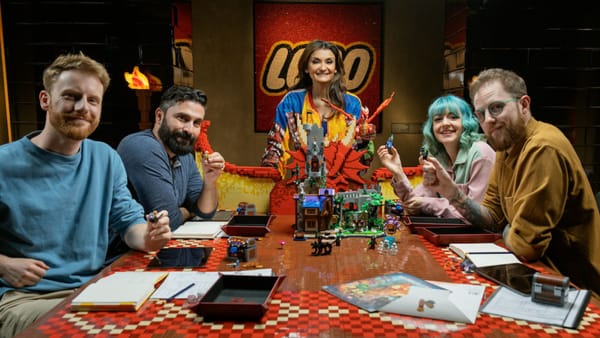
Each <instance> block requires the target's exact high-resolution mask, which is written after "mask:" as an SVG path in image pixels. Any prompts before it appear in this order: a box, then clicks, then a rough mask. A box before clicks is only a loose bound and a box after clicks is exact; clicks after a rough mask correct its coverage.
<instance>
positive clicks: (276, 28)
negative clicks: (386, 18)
mask: <svg viewBox="0 0 600 338" xmlns="http://www.w3.org/2000/svg"><path fill="white" fill-rule="evenodd" d="M381 9H382V7H381V4H372V3H371V4H301V3H260V2H256V3H255V5H254V32H255V46H254V48H255V53H254V57H255V60H254V64H255V125H254V126H255V131H257V132H267V131H269V129H270V128H271V125H272V123H273V117H274V115H275V107H276V106H277V103H279V101H280V100H281V98H282V97H283V95H285V93H286V92H287V90H288V89H289V88H290V87H292V86H293V85H294V84H295V81H296V75H297V74H298V67H297V65H298V59H299V58H300V55H301V54H302V52H303V51H304V48H305V46H306V44H308V43H309V42H310V41H311V40H314V39H320V40H327V41H330V42H332V43H335V44H336V45H337V46H338V47H339V48H340V49H341V51H342V54H343V59H344V68H345V70H346V87H347V88H348V90H349V91H350V92H352V93H354V94H356V95H358V96H359V97H360V99H361V100H362V103H363V105H364V106H366V107H369V108H370V109H371V111H374V110H375V108H377V106H378V105H379V103H380V102H381V90H380V82H381V76H380V64H381V62H380V55H381ZM374 122H375V124H376V125H378V126H379V120H377V121H374ZM378 129H379V128H378Z"/></svg>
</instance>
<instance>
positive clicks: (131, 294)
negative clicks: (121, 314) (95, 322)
mask: <svg viewBox="0 0 600 338" xmlns="http://www.w3.org/2000/svg"><path fill="white" fill-rule="evenodd" d="M167 275H168V272H146V271H126V272H115V273H113V274H112V275H109V276H106V277H103V278H101V279H99V280H98V281H97V282H95V283H92V284H90V285H88V286H87V287H85V289H83V291H81V293H80V294H79V295H77V297H75V298H74V299H73V301H72V302H71V311H137V310H138V309H139V308H140V307H141V306H142V305H143V304H144V303H145V302H146V300H148V298H149V297H150V296H151V295H152V293H154V290H156V286H157V285H158V283H160V282H161V281H162V280H163V279H165V278H166V277H167Z"/></svg>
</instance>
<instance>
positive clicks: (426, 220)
mask: <svg viewBox="0 0 600 338" xmlns="http://www.w3.org/2000/svg"><path fill="white" fill-rule="evenodd" d="M404 223H405V224H406V226H407V227H408V228H409V229H410V232H412V233H417V229H418V228H423V227H446V226H451V227H456V226H466V225H467V224H465V222H464V221H463V220H461V219H460V218H441V217H435V216H405V217H404Z"/></svg>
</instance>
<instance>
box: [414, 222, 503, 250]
mask: <svg viewBox="0 0 600 338" xmlns="http://www.w3.org/2000/svg"><path fill="white" fill-rule="evenodd" d="M417 232H418V233H419V234H420V235H423V237H425V238H426V239H427V240H428V241H430V242H431V243H433V244H435V245H439V246H442V245H448V244H450V243H482V242H495V241H496V240H498V239H500V238H501V237H502V235H501V234H499V233H495V232H491V231H488V230H485V229H482V228H480V227H476V226H454V227H450V226H445V227H422V228H417Z"/></svg>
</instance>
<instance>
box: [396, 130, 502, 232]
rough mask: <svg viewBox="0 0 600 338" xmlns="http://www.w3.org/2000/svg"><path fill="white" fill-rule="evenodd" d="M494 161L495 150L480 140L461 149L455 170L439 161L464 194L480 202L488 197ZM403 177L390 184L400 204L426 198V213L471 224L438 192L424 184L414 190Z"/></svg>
mask: <svg viewBox="0 0 600 338" xmlns="http://www.w3.org/2000/svg"><path fill="white" fill-rule="evenodd" d="M495 159H496V153H495V152H494V149H492V147H490V145H488V144H487V143H486V142H483V141H478V142H475V143H473V145H472V146H471V148H470V149H469V150H468V151H465V150H464V149H460V150H459V152H458V156H457V157H456V161H454V165H453V166H452V167H450V166H449V164H448V163H444V162H443V160H442V159H441V158H440V159H438V160H439V161H440V163H441V164H442V165H443V166H444V168H446V171H447V172H448V174H449V175H450V177H452V180H453V181H454V183H456V184H457V185H458V187H459V188H460V189H461V190H462V191H463V192H464V193H465V195H467V197H469V198H470V199H472V200H473V201H475V202H477V203H480V202H481V201H482V200H483V196H484V195H485V191H486V189H487V186H488V181H489V176H490V172H491V171H492V167H493V166H494V162H495ZM403 177H404V178H403V179H402V180H401V181H397V180H396V177H395V176H394V177H393V178H392V181H391V184H392V187H393V188H394V192H395V193H396V195H397V196H398V198H399V199H400V200H401V201H405V200H408V199H410V198H412V197H423V206H422V212H423V214H425V215H428V216H438V217H444V218H460V219H461V220H463V221H465V222H466V223H469V222H468V221H467V220H466V219H465V218H464V217H463V216H462V215H461V214H460V213H459V212H458V211H457V210H456V209H455V208H454V207H453V206H452V205H450V203H449V202H448V200H447V199H446V198H444V197H440V196H439V195H438V194H437V193H436V192H433V191H431V190H430V189H428V188H427V187H425V186H423V185H422V184H419V185H417V186H416V187H415V188H414V189H413V187H412V185H411V184H410V181H409V180H408V178H407V177H406V176H403Z"/></svg>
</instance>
